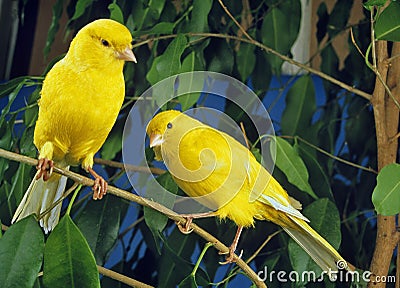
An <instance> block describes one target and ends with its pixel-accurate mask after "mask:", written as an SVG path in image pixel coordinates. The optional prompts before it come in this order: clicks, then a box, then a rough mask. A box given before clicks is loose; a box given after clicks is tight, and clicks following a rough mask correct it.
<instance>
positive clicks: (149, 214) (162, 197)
mask: <svg viewBox="0 0 400 288" xmlns="http://www.w3.org/2000/svg"><path fill="white" fill-rule="evenodd" d="M157 182H158V183H159V184H160V185H161V186H162V187H164V188H165V189H166V190H167V191H169V192H167V191H159V190H160V189H161V188H159V186H158V185H157V184H155V183H154V185H148V187H147V190H148V192H147V193H146V194H147V195H149V198H151V199H153V200H154V201H156V202H157V203H161V204H163V205H164V206H165V207H167V208H172V207H173V205H174V203H175V194H176V193H178V185H176V183H175V181H174V180H173V179H172V177H171V174H169V173H164V174H162V175H160V176H158V177H157ZM152 183H153V182H151V184H152ZM149 193H152V196H150V194H149ZM156 193H158V194H159V196H158V197H157V196H156ZM155 197H157V198H155ZM143 210H144V219H145V222H146V224H147V226H149V228H150V230H151V231H152V232H156V235H157V236H158V232H162V231H163V230H164V228H165V226H166V225H167V222H168V217H167V216H166V215H164V214H162V213H161V212H158V211H157V210H154V209H152V208H150V207H147V206H145V207H143Z"/></svg>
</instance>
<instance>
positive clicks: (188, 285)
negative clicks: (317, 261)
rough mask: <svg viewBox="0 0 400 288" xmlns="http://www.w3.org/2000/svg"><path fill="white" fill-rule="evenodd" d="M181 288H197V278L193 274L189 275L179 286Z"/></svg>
mask: <svg viewBox="0 0 400 288" xmlns="http://www.w3.org/2000/svg"><path fill="white" fill-rule="evenodd" d="M178 287H179V288H197V287H199V285H197V283H196V278H195V276H194V275H193V274H189V275H188V276H187V277H186V278H185V279H183V280H182V281H181V283H179V284H178Z"/></svg>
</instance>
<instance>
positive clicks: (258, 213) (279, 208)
mask: <svg viewBox="0 0 400 288" xmlns="http://www.w3.org/2000/svg"><path fill="white" fill-rule="evenodd" d="M146 132H147V134H148V135H149V137H150V147H153V149H154V151H155V154H156V160H163V161H164V163H165V165H166V166H167V168H168V170H169V171H170V172H171V175H172V177H173V179H174V180H175V182H176V183H177V184H178V186H179V187H180V188H181V189H182V190H183V191H184V192H185V193H186V194H188V195H189V196H190V197H201V198H196V199H199V200H198V201H199V202H201V203H202V204H204V205H205V206H207V207H211V208H213V209H215V210H216V211H214V212H213V213H211V214H212V215H215V216H218V217H219V218H221V219H225V218H229V219H231V220H233V221H234V222H235V223H236V224H237V225H238V226H239V229H238V233H237V234H236V237H235V240H234V242H233V243H232V245H231V247H230V256H229V257H228V261H233V253H234V251H235V249H236V245H237V240H238V238H239V236H240V231H241V228H242V227H251V226H254V219H259V220H268V221H272V222H274V223H276V224H278V225H279V226H281V227H282V228H283V229H284V230H285V231H286V232H287V233H288V234H289V235H290V236H291V237H292V238H293V239H294V240H295V241H296V242H297V243H298V244H299V245H300V246H301V247H302V248H303V249H304V250H305V251H306V252H307V253H308V254H309V255H310V256H311V258H312V259H313V260H314V261H315V262H316V263H317V264H318V265H319V266H320V267H321V268H322V270H323V271H337V270H338V267H337V265H338V262H339V261H345V260H344V259H343V258H342V257H341V256H340V255H339V253H338V252H337V251H336V250H335V249H334V248H333V247H332V246H331V245H330V244H329V243H328V242H327V241H326V240H325V239H324V238H322V237H321V236H320V235H319V234H318V233H317V232H316V231H314V230H313V229H312V228H311V227H310V226H309V225H308V224H307V222H308V221H309V220H308V219H307V218H306V217H304V216H303V215H302V214H301V213H300V212H299V209H300V208H301V204H300V203H299V202H298V201H297V200H295V199H293V198H291V197H289V196H288V194H287V192H286V191H285V190H284V189H283V188H282V186H281V185H280V184H279V183H278V182H277V181H276V180H275V179H274V178H273V177H272V176H271V175H270V174H269V173H268V171H267V170H266V169H265V168H264V167H263V166H262V165H260V164H259V163H258V162H257V160H256V159H255V158H254V157H253V155H252V154H251V152H250V151H249V150H248V149H247V148H246V147H244V146H243V145H242V144H240V143H239V142H238V141H237V140H235V139H234V138H232V137H231V136H229V135H228V134H226V133H224V132H221V131H219V130H216V129H214V128H212V127H210V126H208V125H205V124H203V123H202V122H200V121H197V120H196V119H193V118H191V117H190V116H188V115H186V114H183V113H181V112H179V111H175V110H169V111H165V112H161V113H159V114H157V115H156V116H155V117H154V118H153V119H152V120H151V121H150V122H149V124H148V126H147V128H146ZM252 199H253V200H252ZM192 216H195V214H194V215H192ZM343 263H347V262H342V263H341V265H343Z"/></svg>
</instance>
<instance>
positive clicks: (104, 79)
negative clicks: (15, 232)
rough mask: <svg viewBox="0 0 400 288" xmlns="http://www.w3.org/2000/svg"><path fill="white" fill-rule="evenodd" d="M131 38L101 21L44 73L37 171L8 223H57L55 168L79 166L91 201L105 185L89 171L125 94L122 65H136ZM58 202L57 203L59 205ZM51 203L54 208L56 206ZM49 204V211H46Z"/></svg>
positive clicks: (61, 181)
mask: <svg viewBox="0 0 400 288" xmlns="http://www.w3.org/2000/svg"><path fill="white" fill-rule="evenodd" d="M131 42H132V36H131V34H130V32H129V30H128V29H127V28H126V27H125V26H124V25H122V24H120V23H118V22H116V21H113V20H109V19H99V20H96V21H94V22H91V23H89V24H87V25H86V26H85V27H83V28H82V29H81V30H80V31H79V32H78V33H77V34H76V36H75V37H74V39H73V40H72V42H71V45H70V47H69V49H68V52H67V54H66V55H65V57H64V58H63V59H61V60H60V61H59V62H57V63H56V64H55V65H54V67H53V68H52V69H51V70H50V71H49V73H48V74H47V75H46V77H45V79H44V82H43V87H42V91H41V98H40V100H39V116H38V120H37V122H36V126H35V132H34V143H35V146H36V147H37V149H38V150H39V162H38V166H37V167H36V168H37V173H36V175H35V178H34V179H33V180H32V182H31V184H30V186H29V188H28V190H27V191H26V193H25V195H24V197H23V199H22V201H21V203H20V205H19V207H18V208H17V210H16V212H15V214H14V217H13V219H12V222H15V221H18V220H20V219H22V218H24V217H26V216H28V215H29V214H32V213H35V214H36V215H37V216H38V217H39V215H40V214H41V213H44V212H45V211H46V212H48V213H46V214H45V215H44V216H43V215H42V218H41V219H40V225H41V226H42V227H43V228H44V230H45V232H46V233H48V232H49V231H50V230H52V229H53V228H54V227H55V225H57V223H58V219H59V217H60V210H61V203H58V204H55V203H56V202H57V201H59V199H60V198H61V196H62V194H63V192H64V189H65V185H66V181H67V179H66V178H65V177H61V176H60V175H57V174H52V173H51V172H52V170H53V165H56V166H58V167H63V168H66V169H67V168H69V166H70V165H78V164H79V163H81V164H82V167H83V168H84V169H85V170H86V171H88V172H89V173H90V174H91V175H93V176H94V177H95V185H94V186H93V190H94V194H93V198H94V199H101V198H102V197H103V195H104V194H105V193H106V190H107V182H105V181H104V179H103V178H101V177H100V176H99V175H98V174H97V173H96V172H94V171H93V169H92V166H93V156H94V154H95V153H96V152H97V151H98V150H99V149H100V148H101V146H102V145H103V143H104V141H105V140H106V138H107V136H108V133H109V132H110V130H111V128H112V126H113V125H114V123H115V120H116V119H117V116H118V113H119V110H120V109H121V106H122V102H123V99H124V95H125V81H124V75H123V66H124V62H125V61H133V62H136V58H135V55H134V54H133V52H132V43H131ZM59 202H61V201H59ZM54 205H55V206H54ZM52 206H54V208H52V210H51V212H49V211H47V210H49V209H50V208H51V207H52Z"/></svg>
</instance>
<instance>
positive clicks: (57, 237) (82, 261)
mask: <svg viewBox="0 0 400 288" xmlns="http://www.w3.org/2000/svg"><path fill="white" fill-rule="evenodd" d="M43 285H44V287H48V288H57V287H60V288H61V287H62V288H64V287H71V288H73V287H76V288H84V287H88V288H94V287H100V281H99V274H98V271H97V266H96V262H95V259H94V256H93V254H92V252H91V251H90V247H89V245H88V243H87V242H86V239H85V238H84V237H83V235H82V233H81V232H80V231H79V229H78V227H77V226H76V225H75V224H74V222H72V219H71V217H70V216H69V215H65V216H64V217H63V218H62V219H61V220H60V222H59V223H58V225H57V226H56V228H55V229H54V231H53V232H51V234H50V236H49V238H48V239H47V242H46V246H45V249H44V266H43Z"/></svg>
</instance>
